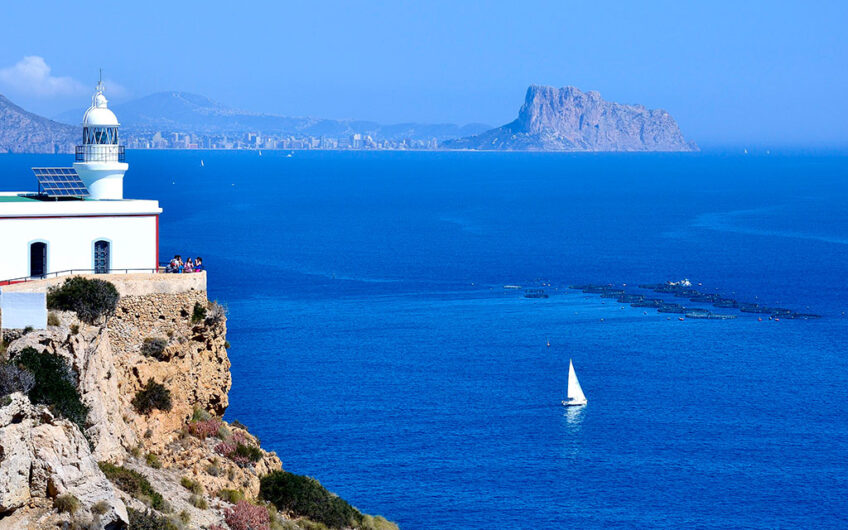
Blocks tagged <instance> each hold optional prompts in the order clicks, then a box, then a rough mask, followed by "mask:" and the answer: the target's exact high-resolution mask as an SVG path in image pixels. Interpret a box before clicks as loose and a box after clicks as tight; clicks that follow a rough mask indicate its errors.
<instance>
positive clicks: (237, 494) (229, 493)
mask: <svg viewBox="0 0 848 530" xmlns="http://www.w3.org/2000/svg"><path fill="white" fill-rule="evenodd" d="M218 497H219V498H220V499H221V500H224V501H226V502H228V503H230V504H235V503H237V502H238V501H242V500H244V493H242V492H241V491H239V490H229V489H222V490H221V491H219V492H218Z"/></svg>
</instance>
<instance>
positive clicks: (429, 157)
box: [0, 151, 848, 529]
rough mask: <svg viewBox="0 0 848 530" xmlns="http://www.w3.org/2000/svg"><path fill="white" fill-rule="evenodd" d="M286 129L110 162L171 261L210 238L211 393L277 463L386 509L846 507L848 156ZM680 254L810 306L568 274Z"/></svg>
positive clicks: (622, 513) (550, 511)
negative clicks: (577, 391)
mask: <svg viewBox="0 0 848 530" xmlns="http://www.w3.org/2000/svg"><path fill="white" fill-rule="evenodd" d="M286 154H287V152H269V151H266V152H263V156H261V157H260V156H258V153H256V152H185V151H177V152H140V151H132V152H129V153H128V155H127V158H128V161H129V162H130V171H129V172H128V173H127V177H126V181H125V182H126V184H125V186H126V195H127V196H130V197H134V198H156V199H159V200H160V201H161V204H162V206H163V207H164V209H165V213H164V214H163V215H162V218H161V254H162V257H163V259H165V258H167V257H169V255H173V254H175V253H180V254H182V255H183V256H185V255H187V254H190V255H200V256H202V257H203V258H204V262H205V263H206V265H207V267H208V268H209V270H210V272H209V292H210V297H212V298H215V299H217V300H219V301H221V302H224V303H225V304H226V305H227V306H228V307H229V341H230V342H231V343H232V348H231V349H230V358H231V360H232V363H233V366H232V373H233V388H232V391H231V392H230V408H229V410H228V411H227V418H228V419H230V420H232V419H238V420H240V421H241V422H243V423H245V424H246V425H248V426H249V427H250V429H251V431H252V432H254V433H256V434H257V435H258V436H259V437H260V438H261V439H262V442H263V446H264V447H266V448H267V449H271V450H275V451H277V453H278V454H279V455H280V457H281V458H282V460H283V465H284V467H285V468H286V469H288V470H290V471H293V472H296V473H303V474H308V475H311V476H315V477H317V478H318V479H320V480H321V482H322V483H323V484H324V485H326V486H327V487H328V488H329V489H331V490H332V491H335V492H337V493H338V494H339V495H341V496H342V497H344V498H345V499H347V500H349V501H350V502H351V503H352V504H354V505H355V506H357V507H358V508H360V509H361V510H363V511H365V512H368V513H374V514H382V515H385V516H386V517H387V518H389V519H391V520H394V521H396V522H398V523H399V524H400V525H401V527H402V528H404V529H431V528H479V529H489V528H545V529H547V528H550V529H559V528H566V527H574V528H601V527H603V528H606V527H614V528H617V527H625V528H626V527H641V528H645V527H664V528H681V527H701V528H730V527H735V528H739V527H745V528H828V527H846V526H847V525H848V318H847V317H846V316H845V313H844V312H845V311H848V210H847V209H846V208H848V156H846V155H839V154H831V155H820V156H814V155H781V154H779V153H778V154H774V153H773V154H771V155H765V154H761V155H747V156H746V155H742V154H738V155H737V154H726V153H701V154H615V155H608V154H604V155H596V154H574V155H571V154H518V153H366V152H339V153H334V152H294V153H293V156H291V157H287V156H286ZM201 159H202V160H203V161H204V167H202V168H201V167H200V161H201ZM44 164H50V165H69V164H70V160H69V159H68V157H67V156H59V155H57V156H20V155H18V156H12V155H4V156H2V157H0V169H2V171H0V175H2V188H5V189H9V188H16V187H17V188H21V187H27V188H30V187H32V186H33V184H34V179H33V178H32V177H31V173H30V172H29V169H28V168H29V166H31V165H44ZM684 277H686V278H690V279H691V280H692V281H694V282H696V283H697V282H700V283H702V284H703V287H702V290H704V291H709V292H713V291H716V290H717V291H718V292H720V293H723V294H726V295H728V296H734V297H736V298H738V299H741V300H748V301H752V302H753V301H758V302H760V303H764V304H769V305H779V306H782V307H788V308H792V309H795V310H798V311H804V312H812V313H819V314H821V315H823V318H822V319H820V320H814V321H791V320H785V319H782V320H780V321H770V320H768V319H763V321H758V320H757V316H756V315H745V314H743V315H740V317H739V318H737V319H736V320H730V321H706V320H701V321H699V320H691V319H687V320H685V321H682V322H681V321H679V320H678V319H677V315H674V316H673V317H672V318H671V319H668V315H663V314H658V313H656V312H655V311H653V310H648V311H647V314H645V311H644V310H643V309H638V308H631V307H630V306H628V305H625V304H619V303H616V302H615V301H614V300H608V299H601V298H600V297H598V296H597V295H585V294H583V293H581V292H579V291H574V290H569V289H568V288H567V286H568V285H569V284H573V283H585V282H596V283H609V282H611V283H617V284H621V283H627V284H628V285H631V286H633V285H636V284H638V283H641V282H651V283H656V282H663V281H666V280H678V279H681V278H684ZM540 283H550V284H551V286H550V287H549V288H548V291H549V293H550V295H551V296H550V298H548V299H536V300H533V299H526V298H523V297H522V291H520V290H510V289H504V288H503V286H504V285H507V284H516V285H521V286H523V287H535V286H538V285H539V284H540ZM546 340H550V342H551V346H550V348H548V347H546V345H545V342H546ZM570 358H572V359H573V360H574V365H575V367H576V369H577V373H578V376H579V377H580V380H581V383H582V386H583V389H584V391H585V392H586V395H587V397H588V399H589V403H588V405H587V406H586V407H584V408H582V409H580V410H573V409H572V410H564V408H563V407H562V406H561V405H560V400H561V399H562V398H563V396H564V393H565V382H566V374H567V367H568V361H569V359H570Z"/></svg>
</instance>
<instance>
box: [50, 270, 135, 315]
mask: <svg viewBox="0 0 848 530" xmlns="http://www.w3.org/2000/svg"><path fill="white" fill-rule="evenodd" d="M118 298H120V296H119V295H118V290H117V289H116V288H115V286H114V285H112V284H111V283H109V282H106V281H103V280H89V279H88V278H83V277H81V276H74V277H73V278H69V279H67V280H65V283H63V284H62V285H61V286H59V287H52V288H51V289H50V290H49V291H48V292H47V307H48V308H50V309H59V310H62V311H74V312H75V313H76V314H77V315H78V316H79V318H80V320H82V321H84V322H88V323H89V324H93V323H94V322H95V321H97V319H99V318H100V317H108V316H111V315H112V314H114V313H115V307H117V305H118Z"/></svg>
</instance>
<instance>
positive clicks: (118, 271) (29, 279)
mask: <svg viewBox="0 0 848 530" xmlns="http://www.w3.org/2000/svg"><path fill="white" fill-rule="evenodd" d="M167 267H168V263H160V264H159V266H158V267H156V268H141V269H109V270H108V271H106V272H101V271H97V270H95V269H68V270H64V271H55V272H47V273H45V274H41V275H38V276H21V277H20V278H10V279H8V280H0V286H3V285H12V284H16V283H27V282H37V281H40V280H47V279H49V278H58V277H60V276H73V275H74V274H130V273H143V274H165V273H166V269H167Z"/></svg>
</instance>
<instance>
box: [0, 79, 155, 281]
mask: <svg viewBox="0 0 848 530" xmlns="http://www.w3.org/2000/svg"><path fill="white" fill-rule="evenodd" d="M82 126H83V141H82V145H80V146H77V148H76V162H75V163H74V165H73V168H70V167H67V168H33V171H34V172H35V174H36V178H37V181H38V191H37V192H0V285H2V284H3V283H8V280H14V279H21V278H31V277H43V276H46V275H51V276H52V275H53V274H52V273H62V272H64V271H71V270H74V271H79V272H96V273H106V272H125V270H128V269H135V270H136V271H137V272H144V271H147V272H150V271H151V270H154V269H156V268H157V266H158V262H159V255H158V254H159V214H161V213H162V209H161V208H159V202H158V201H151V200H130V199H124V173H125V172H126V171H127V169H128V167H129V166H128V165H127V164H126V163H125V162H124V147H123V146H122V145H120V144H119V143H118V126H119V123H118V119H117V117H116V116H115V114H114V113H113V112H112V111H111V110H109V108H108V106H107V101H106V97H105V96H104V95H103V85H102V83H101V84H98V85H97V91H96V93H95V94H94V97H93V98H92V101H91V107H90V108H89V109H88V110H87V111H86V113H85V116H84V117H83V124H82ZM128 272H132V271H128Z"/></svg>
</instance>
